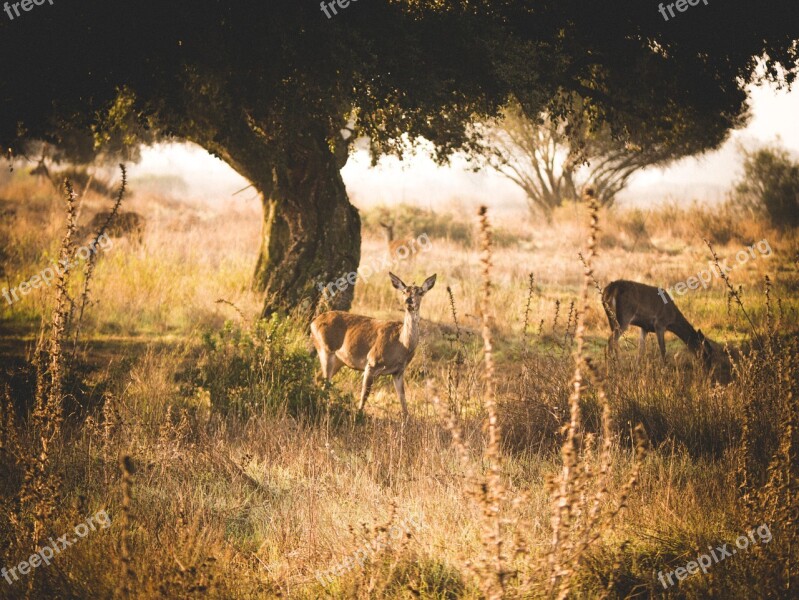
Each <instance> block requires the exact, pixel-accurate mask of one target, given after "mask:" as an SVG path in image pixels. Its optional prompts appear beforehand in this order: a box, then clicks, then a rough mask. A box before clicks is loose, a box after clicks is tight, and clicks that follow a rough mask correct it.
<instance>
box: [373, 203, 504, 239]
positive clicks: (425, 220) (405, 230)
mask: <svg viewBox="0 0 799 600" xmlns="http://www.w3.org/2000/svg"><path fill="white" fill-rule="evenodd" d="M361 221H362V223H363V228H364V230H366V231H375V232H379V231H380V222H381V221H391V222H393V223H394V226H395V229H396V235H397V237H410V236H417V235H421V234H422V233H426V234H427V235H428V236H429V237H430V239H432V240H435V239H446V240H449V241H451V242H455V243H457V244H460V245H462V246H465V247H467V248H471V247H472V246H473V244H474V231H473V226H472V224H471V223H468V222H465V221H460V220H458V219H456V218H455V217H454V216H453V215H452V214H449V213H436V212H433V211H432V210H424V209H421V208H417V207H415V206H411V205H409V204H399V205H397V206H392V207H390V208H389V207H386V206H378V207H375V208H373V209H370V210H367V211H364V212H363V214H362V215H361ZM381 233H382V232H381ZM494 243H495V244H496V245H498V246H501V247H507V246H512V245H514V244H517V243H519V237H518V236H517V235H514V234H513V233H511V232H510V231H507V230H504V229H501V228H497V229H496V230H495V232H494Z"/></svg>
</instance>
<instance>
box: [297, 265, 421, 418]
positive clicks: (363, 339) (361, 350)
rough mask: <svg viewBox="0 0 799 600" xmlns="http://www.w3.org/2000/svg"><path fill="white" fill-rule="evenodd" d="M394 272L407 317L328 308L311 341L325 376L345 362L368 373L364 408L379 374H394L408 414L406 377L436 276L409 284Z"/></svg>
mask: <svg viewBox="0 0 799 600" xmlns="http://www.w3.org/2000/svg"><path fill="white" fill-rule="evenodd" d="M389 276H390V277H391V281H392V283H393V284H394V287H395V288H397V289H398V290H400V291H402V292H403V294H405V318H404V320H403V321H401V322H400V321H384V320H380V319H373V318H372V317H366V316H363V315H354V314H352V313H348V312H343V311H338V310H334V311H329V312H326V313H322V314H321V315H319V316H318V317H316V318H315V319H314V320H313V322H312V323H311V340H312V341H313V344H314V347H315V348H316V351H317V353H318V354H319V362H320V364H321V366H322V375H323V376H324V377H325V379H327V380H328V381H329V380H330V379H331V378H332V377H333V376H334V375H335V374H336V373H337V372H338V370H339V369H340V368H341V367H342V366H347V367H349V368H351V369H355V370H357V371H363V372H364V376H363V387H362V388H361V399H360V402H359V404H358V410H359V411H362V410H363V408H364V405H365V404H366V400H367V398H368V397H369V393H370V392H371V389H372V382H373V381H374V378H375V377H378V376H380V375H392V376H393V379H394V387H395V389H396V391H397V396H398V397H399V400H400V404H401V405H402V412H403V415H405V416H407V414H408V407H407V405H406V403H405V385H404V381H403V375H404V373H405V368H406V367H407V366H408V363H409V362H410V361H411V359H412V358H413V355H414V352H415V351H416V346H417V345H418V343H419V307H420V305H421V299H422V296H424V294H426V293H427V292H428V291H429V290H430V288H432V287H433V285H434V284H435V278H436V276H435V275H433V276H432V277H428V278H427V279H426V280H425V282H424V283H423V284H422V286H421V287H417V286H413V285H412V286H406V285H405V284H404V283H403V282H402V281H401V280H400V279H399V278H398V277H396V275H393V274H391V273H389Z"/></svg>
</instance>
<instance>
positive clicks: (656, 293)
mask: <svg viewBox="0 0 799 600" xmlns="http://www.w3.org/2000/svg"><path fill="white" fill-rule="evenodd" d="M602 303H603V305H604V307H605V312H606V314H607V317H608V322H609V323H610V328H611V331H612V333H611V335H610V338H609V339H608V347H609V348H610V350H611V351H613V352H618V347H619V338H620V337H621V335H622V333H624V332H625V331H626V330H627V328H628V327H629V326H630V325H634V326H635V327H640V328H641V337H640V340H639V347H638V357H639V359H640V358H641V357H642V356H643V354H644V349H645V348H646V336H647V334H649V333H654V334H655V335H656V336H657V340H658V346H659V348H660V355H661V356H662V357H663V360H665V359H666V340H665V333H666V332H667V331H670V332H672V333H673V334H674V335H676V336H677V337H678V338H680V339H681V340H682V341H683V343H685V345H686V346H688V348H689V349H690V350H691V351H693V352H694V353H696V354H701V355H702V358H703V359H704V360H705V363H706V364H708V362H709V360H710V352H711V347H710V344H709V343H708V340H707V339H706V338H705V336H704V335H703V334H702V332H701V331H698V330H696V329H694V327H693V325H691V324H690V323H689V322H688V319H686V318H685V317H684V316H683V314H682V313H681V312H680V309H678V308H677V305H676V304H674V300H673V299H672V298H671V297H670V296H669V295H668V294H667V293H666V292H665V291H664V290H662V289H660V288H656V287H654V286H651V285H646V284H644V283H638V282H637V281H626V280H617V281H612V282H611V283H609V284H608V285H607V286H606V287H605V289H604V290H602Z"/></svg>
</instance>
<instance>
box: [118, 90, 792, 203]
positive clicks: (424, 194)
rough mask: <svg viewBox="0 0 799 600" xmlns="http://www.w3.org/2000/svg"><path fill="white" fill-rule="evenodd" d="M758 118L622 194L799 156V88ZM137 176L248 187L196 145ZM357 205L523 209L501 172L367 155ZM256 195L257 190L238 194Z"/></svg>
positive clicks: (719, 184)
mask: <svg viewBox="0 0 799 600" xmlns="http://www.w3.org/2000/svg"><path fill="white" fill-rule="evenodd" d="M751 105H752V119H751V121H750V123H749V125H748V126H747V127H746V128H745V129H743V130H740V131H735V132H733V133H732V135H731V136H730V139H729V141H728V142H727V143H726V144H725V145H724V146H723V147H722V148H721V149H720V150H719V151H717V152H713V153H709V154H707V155H705V156H703V157H699V158H690V159H685V160H682V161H680V162H678V163H675V164H674V165H673V166H671V167H670V168H667V169H649V170H646V171H642V172H641V173H639V174H638V175H637V176H636V177H635V178H634V179H633V181H632V182H631V185H630V187H629V189H628V190H626V191H625V192H624V194H623V196H622V200H623V201H625V202H645V203H648V202H652V201H658V200H663V199H674V200H677V201H690V200H693V199H696V200H700V201H718V200H721V199H723V198H724V195H725V193H726V190H727V189H729V187H730V185H731V183H732V182H733V181H734V180H735V179H736V178H737V177H738V176H739V174H740V172H741V161H740V156H739V154H738V151H737V146H738V144H740V143H743V144H745V145H746V146H747V147H751V146H753V145H757V144H758V143H765V142H771V141H774V140H775V139H777V138H780V139H781V142H782V144H783V145H785V146H786V147H787V148H789V149H790V150H791V151H793V152H795V153H797V154H798V155H799V91H797V90H793V91H792V92H790V93H789V92H787V91H785V90H782V91H779V90H775V89H773V88H771V87H760V88H753V89H752V90H751ZM131 175H132V177H133V178H134V179H135V178H136V177H137V176H146V175H164V176H174V175H178V176H181V177H183V178H184V179H185V180H186V181H187V183H189V186H190V188H189V190H188V191H189V193H190V194H192V195H194V196H197V197H201V198H204V199H206V200H208V201H224V200H226V199H229V198H230V196H231V194H233V192H235V191H237V190H239V189H241V188H242V187H244V186H246V185H247V182H246V181H244V180H243V179H242V178H241V177H240V176H238V174H236V173H235V172H234V171H233V170H232V169H230V168H229V167H228V166H227V165H226V164H225V163H223V162H222V161H220V160H218V159H215V158H213V157H212V156H210V155H209V154H208V153H207V152H205V151H204V150H202V149H201V148H198V147H196V146H188V145H182V144H180V145H178V144H165V145H159V146H156V147H154V148H150V149H146V150H144V152H143V160H142V162H141V163H140V164H139V165H135V166H134V167H133V168H132V170H131ZM342 176H343V177H344V181H345V183H346V185H347V190H348V192H349V194H350V198H351V199H352V201H353V203H354V204H355V205H356V206H359V207H365V206H369V205H373V204H376V203H386V204H393V203H395V202H408V203H412V204H417V205H420V206H424V207H428V206H442V205H456V206H462V205H467V206H471V205H475V204H477V203H479V202H485V203H488V204H489V205H493V206H494V207H495V209H500V210H503V209H504V210H506V211H515V210H517V209H519V208H523V207H524V204H525V203H524V195H523V194H522V192H521V191H520V190H519V189H518V188H517V187H516V186H514V185H513V184H512V183H510V182H508V181H507V180H506V179H505V178H503V177H501V176H500V175H498V174H496V173H493V172H490V171H485V172H481V173H472V172H470V171H469V170H468V167H467V165H466V162H465V161H464V160H463V159H461V158H459V157H455V158H454V159H453V161H452V165H450V166H448V167H438V166H436V165H435V164H434V163H433V162H432V161H431V160H430V159H428V158H426V157H423V156H417V157H413V158H410V159H406V160H405V161H402V162H400V161H398V160H396V159H393V158H389V159H383V160H382V161H381V163H380V164H379V165H378V166H377V167H376V168H372V167H371V166H370V165H369V159H368V157H367V156H366V155H365V153H362V152H358V153H356V154H355V155H353V156H352V157H351V158H350V160H349V162H348V163H347V166H346V167H345V168H344V169H343V171H342ZM238 197H240V198H247V197H252V192H251V191H249V190H248V191H247V192H243V193H242V194H239V196H238Z"/></svg>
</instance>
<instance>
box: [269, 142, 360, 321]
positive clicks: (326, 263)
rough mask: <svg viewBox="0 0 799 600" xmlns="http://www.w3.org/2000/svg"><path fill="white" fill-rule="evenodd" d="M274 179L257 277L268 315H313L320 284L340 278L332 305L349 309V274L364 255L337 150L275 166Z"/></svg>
mask: <svg viewBox="0 0 799 600" xmlns="http://www.w3.org/2000/svg"><path fill="white" fill-rule="evenodd" d="M270 184H271V185H270V193H268V194H267V193H266V192H264V193H263V203H264V224H263V232H262V240H261V252H260V255H259V257H258V264H257V266H256V268H255V278H254V282H253V287H254V288H255V289H256V290H258V291H261V292H264V293H265V301H264V316H268V315H269V314H270V313H272V312H274V311H275V310H282V309H289V308H294V307H298V306H299V307H300V308H302V309H303V310H305V311H307V312H308V313H309V314H313V313H314V312H315V309H316V306H317V304H318V303H319V300H320V298H321V293H322V292H321V289H323V288H324V287H325V286H327V285H328V284H330V283H333V284H339V283H342V282H341V280H342V279H344V281H345V282H346V283H345V285H344V286H337V287H334V288H333V289H334V291H335V295H333V296H332V297H331V298H330V305H331V307H332V308H335V309H339V310H347V309H349V307H350V305H351V304H352V298H353V293H354V291H355V290H354V283H350V281H352V277H354V276H352V275H351V274H353V273H356V271H357V269H358V263H359V261H360V256H361V220H360V217H359V215H358V210H357V209H356V208H355V207H354V206H352V204H350V202H349V199H348V198H347V190H346V189H345V187H344V181H343V180H342V179H341V173H340V171H339V168H338V165H337V163H336V161H335V159H334V156H333V154H332V153H331V152H330V151H329V150H328V149H327V146H326V144H325V145H324V146H323V147H322V148H321V149H319V151H317V152H312V153H308V154H307V155H306V156H305V160H302V161H297V162H296V163H294V164H292V165H288V166H277V167H275V168H274V169H273V171H272V180H271V182H270ZM348 276H350V281H347V277H348ZM341 287H343V288H344V289H343V290H342V289H341Z"/></svg>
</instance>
